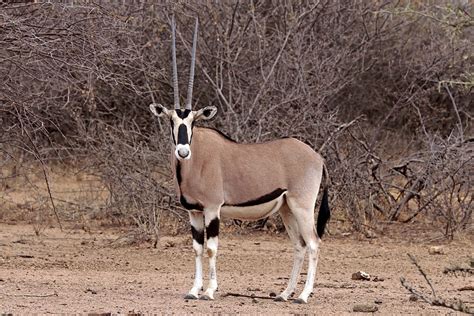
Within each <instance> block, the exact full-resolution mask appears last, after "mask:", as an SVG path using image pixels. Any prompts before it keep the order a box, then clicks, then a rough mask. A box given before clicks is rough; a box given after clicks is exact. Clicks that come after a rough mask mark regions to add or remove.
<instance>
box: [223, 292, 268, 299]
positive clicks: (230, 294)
mask: <svg viewBox="0 0 474 316" xmlns="http://www.w3.org/2000/svg"><path fill="white" fill-rule="evenodd" d="M222 296H223V297H226V296H235V297H248V298H260V299H262V300H274V299H275V298H274V297H270V296H260V295H255V294H251V295H248V294H240V293H231V292H227V293H225V294H223V295H222Z"/></svg>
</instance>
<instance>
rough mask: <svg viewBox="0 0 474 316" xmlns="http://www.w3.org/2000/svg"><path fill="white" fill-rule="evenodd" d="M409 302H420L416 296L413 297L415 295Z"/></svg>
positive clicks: (411, 296)
mask: <svg viewBox="0 0 474 316" xmlns="http://www.w3.org/2000/svg"><path fill="white" fill-rule="evenodd" d="M409 300H410V301H411V302H416V301H418V297H416V295H413V294H412V295H410V298H409Z"/></svg>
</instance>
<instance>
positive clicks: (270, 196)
mask: <svg viewBox="0 0 474 316" xmlns="http://www.w3.org/2000/svg"><path fill="white" fill-rule="evenodd" d="M284 192H286V189H280V188H278V189H276V190H274V191H273V192H270V193H268V194H265V195H262V196H261V197H259V198H256V199H255V200H250V201H247V202H243V203H238V204H226V206H241V207H244V206H254V205H259V204H263V203H267V202H270V201H272V200H274V199H276V198H277V197H279V196H280V195H282V194H283V193H284Z"/></svg>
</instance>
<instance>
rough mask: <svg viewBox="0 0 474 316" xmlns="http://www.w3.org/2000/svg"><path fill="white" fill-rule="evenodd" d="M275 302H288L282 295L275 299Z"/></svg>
mask: <svg viewBox="0 0 474 316" xmlns="http://www.w3.org/2000/svg"><path fill="white" fill-rule="evenodd" d="M273 300H274V301H275V302H286V300H285V299H284V298H283V297H281V296H280V295H278V296H277V297H275V298H274V299H273Z"/></svg>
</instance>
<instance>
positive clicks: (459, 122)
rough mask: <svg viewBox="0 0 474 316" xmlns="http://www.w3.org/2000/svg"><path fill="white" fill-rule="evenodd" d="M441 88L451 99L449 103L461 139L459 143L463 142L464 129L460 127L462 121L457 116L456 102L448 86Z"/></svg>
mask: <svg viewBox="0 0 474 316" xmlns="http://www.w3.org/2000/svg"><path fill="white" fill-rule="evenodd" d="M443 86H444V88H445V89H446V91H447V92H448V95H449V98H450V99H451V103H452V104H453V108H454V113H456V118H457V120H458V129H459V136H460V137H461V142H464V129H463V127H462V120H461V116H459V111H458V107H457V105H456V101H455V100H454V97H453V95H452V93H451V90H449V88H448V85H447V84H444V85H443Z"/></svg>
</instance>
